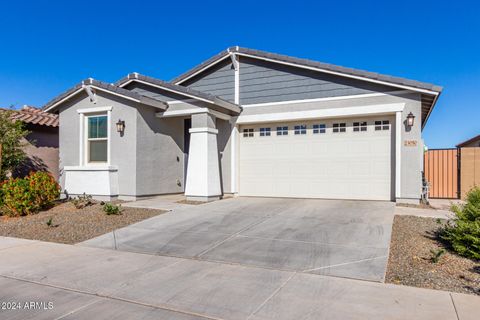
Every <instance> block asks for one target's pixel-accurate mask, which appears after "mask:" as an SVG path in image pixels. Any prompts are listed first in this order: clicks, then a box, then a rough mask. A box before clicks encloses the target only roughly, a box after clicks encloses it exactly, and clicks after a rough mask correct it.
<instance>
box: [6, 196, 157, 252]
mask: <svg viewBox="0 0 480 320" xmlns="http://www.w3.org/2000/svg"><path fill="white" fill-rule="evenodd" d="M164 212H166V211H163V210H153V209H143V208H127V207H122V212H121V214H119V215H107V214H105V212H104V211H103V210H102V206H101V205H100V204H98V203H96V204H93V205H91V206H88V207H85V208H83V209H76V208H75V207H74V205H73V204H72V203H70V202H64V203H59V204H58V205H56V206H55V207H53V208H51V209H49V210H47V211H43V212H40V213H38V214H35V215H30V216H24V217H17V218H9V217H6V216H0V236H6V237H17V238H26V239H33V240H42V241H50V242H59V243H67V244H74V243H78V242H82V241H85V240H88V239H91V238H94V237H97V236H99V235H102V234H105V233H107V232H110V231H112V230H115V229H118V228H122V227H125V226H127V225H129V224H132V223H135V222H138V221H141V220H144V219H147V218H150V217H153V216H156V215H159V214H162V213H164ZM50 218H51V219H52V220H51V226H48V225H47V222H48V221H49V220H50Z"/></svg>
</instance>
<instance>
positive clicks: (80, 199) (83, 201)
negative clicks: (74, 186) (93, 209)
mask: <svg viewBox="0 0 480 320" xmlns="http://www.w3.org/2000/svg"><path fill="white" fill-rule="evenodd" d="M70 201H71V202H72V203H73V205H74V206H75V208H77V209H83V208H85V207H88V206H91V205H93V204H94V203H95V202H94V201H93V198H92V196H91V195H89V194H86V193H85V192H84V193H83V195H79V196H77V197H75V198H72V199H71V200H70Z"/></svg>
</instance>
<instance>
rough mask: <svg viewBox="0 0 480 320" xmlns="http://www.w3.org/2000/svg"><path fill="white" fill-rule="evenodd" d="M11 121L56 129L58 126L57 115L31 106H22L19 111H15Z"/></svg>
mask: <svg viewBox="0 0 480 320" xmlns="http://www.w3.org/2000/svg"><path fill="white" fill-rule="evenodd" d="M12 119H13V120H18V121H22V122H24V123H31V124H36V125H41V126H47V127H53V128H56V127H58V124H59V121H58V115H56V114H52V113H47V112H44V111H42V110H41V109H38V108H35V107H32V106H24V107H23V108H22V109H20V110H15V111H14V112H13V114H12Z"/></svg>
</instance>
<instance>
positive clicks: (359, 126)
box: [353, 122, 367, 132]
mask: <svg viewBox="0 0 480 320" xmlns="http://www.w3.org/2000/svg"><path fill="white" fill-rule="evenodd" d="M359 131H367V122H354V123H353V132H359Z"/></svg>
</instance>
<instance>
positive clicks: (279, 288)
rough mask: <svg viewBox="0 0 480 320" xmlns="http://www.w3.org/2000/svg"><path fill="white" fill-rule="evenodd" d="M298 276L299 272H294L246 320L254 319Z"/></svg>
mask: <svg viewBox="0 0 480 320" xmlns="http://www.w3.org/2000/svg"><path fill="white" fill-rule="evenodd" d="M296 274H297V272H294V273H292V275H290V277H288V279H287V280H286V281H285V282H284V283H282V284H281V285H280V286H279V287H278V288H277V289H276V290H274V291H273V292H272V294H271V295H270V296H268V298H267V299H265V301H263V302H262V304H260V305H259V306H258V307H257V308H256V309H255V310H254V311H253V312H252V313H251V314H250V315H249V316H248V317H247V319H246V320H248V319H250V318H251V317H253V316H254V315H255V314H256V313H257V312H258V311H260V310H261V309H262V308H263V307H264V306H265V305H266V304H267V302H268V301H270V300H271V299H272V298H273V297H274V296H275V295H276V294H277V293H278V292H280V290H282V288H283V287H285V285H286V284H287V283H288V282H289V281H290V280H291V279H292V278H293V277H294V276H295V275H296Z"/></svg>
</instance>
